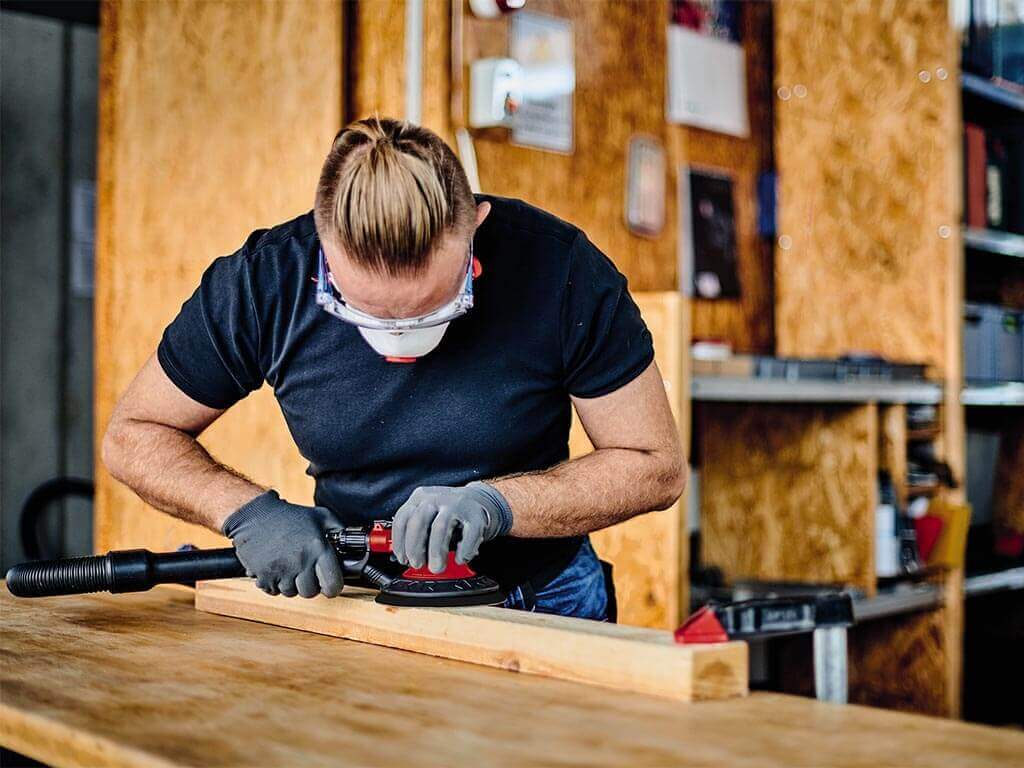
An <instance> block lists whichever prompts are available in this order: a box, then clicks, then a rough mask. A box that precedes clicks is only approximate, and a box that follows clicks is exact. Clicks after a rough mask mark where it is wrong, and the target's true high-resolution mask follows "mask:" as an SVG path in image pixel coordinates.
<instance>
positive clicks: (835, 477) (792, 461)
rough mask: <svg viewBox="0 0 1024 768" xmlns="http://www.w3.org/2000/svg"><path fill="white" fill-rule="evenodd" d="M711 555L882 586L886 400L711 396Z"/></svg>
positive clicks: (726, 569) (756, 574)
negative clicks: (822, 402)
mask: <svg viewBox="0 0 1024 768" xmlns="http://www.w3.org/2000/svg"><path fill="white" fill-rule="evenodd" d="M697 418H698V424H699V426H698V429H697V434H698V435H699V440H700V453H701V467H702V471H701V482H700V490H701V543H702V562H703V563H704V564H706V565H717V566H718V567H719V568H721V569H722V571H723V573H724V574H725V576H726V578H729V579H736V578H755V579H792V580H796V581H805V582H806V581H812V582H842V583H844V584H849V585H853V586H858V587H861V588H862V589H864V590H865V591H866V592H867V593H868V594H873V593H874V590H875V586H876V585H875V565H874V519H875V518H874V515H875V506H876V499H877V480H876V476H877V471H878V415H877V407H876V406H874V405H864V406H856V407H840V406H832V407H830V406H813V405H801V406H787V407H785V408H776V407H772V406H764V405H720V404H701V406H700V410H699V411H698V417H697Z"/></svg>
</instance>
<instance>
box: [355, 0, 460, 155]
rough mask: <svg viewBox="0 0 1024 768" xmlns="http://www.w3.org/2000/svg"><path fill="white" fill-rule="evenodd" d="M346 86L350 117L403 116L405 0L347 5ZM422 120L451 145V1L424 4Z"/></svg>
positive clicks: (361, 0) (372, 0)
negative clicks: (449, 90) (449, 86)
mask: <svg viewBox="0 0 1024 768" xmlns="http://www.w3.org/2000/svg"><path fill="white" fill-rule="evenodd" d="M344 11H345V13H346V17H347V18H346V23H347V25H348V26H349V33H348V35H347V38H346V41H347V42H348V44H349V49H348V50H347V51H346V56H347V61H348V64H349V68H348V83H347V84H348V88H347V89H346V97H347V107H346V115H345V119H346V122H347V121H350V120H358V119H360V118H364V117H370V116H373V115H379V116H381V117H394V118H398V119H405V118H407V117H408V115H406V110H405V93H406V72H405V23H406V4H405V0H354V1H353V2H348V3H345V4H344ZM422 66H423V85H422V94H423V95H422V98H423V102H422V113H423V114H422V117H421V120H420V122H421V124H422V125H425V126H427V127H428V128H430V129H431V130H434V131H436V132H438V133H439V134H440V135H441V136H442V137H444V139H445V140H446V141H448V142H449V143H450V144H452V143H453V141H452V138H453V137H452V132H451V119H450V113H451V107H450V101H449V93H448V80H449V72H450V70H451V2H450V0H428V1H427V2H425V3H424V4H423V60H422Z"/></svg>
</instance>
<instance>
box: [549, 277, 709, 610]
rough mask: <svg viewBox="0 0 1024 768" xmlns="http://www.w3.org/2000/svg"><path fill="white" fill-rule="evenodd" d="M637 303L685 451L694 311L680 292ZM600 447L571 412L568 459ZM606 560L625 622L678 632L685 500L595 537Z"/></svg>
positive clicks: (684, 583)
mask: <svg viewBox="0 0 1024 768" xmlns="http://www.w3.org/2000/svg"><path fill="white" fill-rule="evenodd" d="M634 298H635V299H636V301H637V304H638V305H639V307H640V312H641V314H642V315H643V318H644V322H646V323H647V327H648V328H650V330H651V335H652V336H653V337H654V353H655V362H656V363H657V364H658V368H659V370H660V371H661V375H662V378H663V379H664V381H665V391H666V392H667V393H668V398H669V404H670V405H671V407H672V413H673V414H674V415H675V417H676V423H677V424H678V425H679V432H680V436H681V438H682V441H683V445H684V446H687V445H689V433H690V423H689V422H690V414H689V405H688V403H687V401H686V397H685V393H686V392H687V391H688V387H689V371H688V361H689V356H688V355H687V354H686V339H687V338H688V335H687V333H686V330H687V325H688V309H689V307H688V306H687V303H686V300H685V299H684V298H683V297H682V296H681V295H680V294H679V293H677V292H676V291H665V292H654V293H638V294H635V296H634ZM593 449H594V447H593V445H591V443H590V440H588V439H587V434H586V432H584V430H583V427H582V426H581V425H580V423H579V420H578V419H577V418H576V416H575V413H574V414H573V424H572V432H571V433H570V435H569V453H570V456H571V457H572V458H577V457H579V456H582V455H584V454H587V453H589V452H591V451H592V450H593ZM592 538H593V541H594V548H595V549H596V550H597V554H598V556H599V557H600V558H601V559H602V560H607V561H608V562H610V563H611V564H612V566H613V567H614V580H615V589H616V597H617V599H618V604H619V619H618V620H619V623H620V624H632V625H635V626H641V627H657V628H661V629H675V628H676V627H678V626H679V624H680V623H681V621H682V619H684V618H685V617H686V616H687V614H688V613H689V575H688V565H689V539H688V536H687V528H686V501H685V495H684V497H683V498H682V499H680V500H679V501H677V502H676V503H675V504H673V505H672V506H671V507H670V508H669V509H666V510H663V511H661V512H651V513H649V514H646V515H641V516H640V517H636V518H633V519H632V520H628V521H626V522H625V523H620V524H619V525H615V526H612V527H611V528H606V529H605V530H603V531H598V532H597V533H595V534H593V535H592Z"/></svg>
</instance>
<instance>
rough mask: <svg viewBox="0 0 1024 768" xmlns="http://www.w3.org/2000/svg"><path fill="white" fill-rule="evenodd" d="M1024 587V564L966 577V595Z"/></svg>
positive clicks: (971, 595)
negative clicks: (1018, 566)
mask: <svg viewBox="0 0 1024 768" xmlns="http://www.w3.org/2000/svg"><path fill="white" fill-rule="evenodd" d="M1017 589H1024V566H1021V567H1020V568H1010V569H1008V570H1005V571H996V572H995V573H982V574H978V575H977V576H968V577H967V578H965V579H964V595H965V596H966V597H974V596H976V595H987V594H991V593H993V592H1004V591H1010V590H1017Z"/></svg>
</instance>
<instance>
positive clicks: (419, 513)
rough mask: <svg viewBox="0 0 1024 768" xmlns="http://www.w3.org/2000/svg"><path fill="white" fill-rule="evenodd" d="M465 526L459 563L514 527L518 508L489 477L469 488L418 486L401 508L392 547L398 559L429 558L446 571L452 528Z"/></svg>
mask: <svg viewBox="0 0 1024 768" xmlns="http://www.w3.org/2000/svg"><path fill="white" fill-rule="evenodd" d="M456 528H461V529H462V538H461V540H460V541H459V544H458V546H457V547H456V550H455V561H456V562H457V563H468V562H469V561H470V560H472V559H473V558H474V557H476V555H477V552H478V551H479V550H480V545H481V544H482V543H483V542H485V541H490V540H491V539H494V538H496V537H498V536H504V535H505V534H507V533H508V532H509V531H510V530H511V529H512V510H511V508H510V507H509V505H508V502H507V501H506V500H505V497H504V496H502V495H501V493H499V492H498V490H497V489H496V488H495V487H494V486H492V485H489V484H487V483H481V482H472V483H470V484H469V485H467V486H465V487H464V488H452V487H449V486H443V485H428V486H423V487H420V488H417V489H416V490H415V491H413V492H412V495H411V496H410V497H409V500H408V501H406V502H405V503H404V504H403V505H402V506H401V507H399V508H398V511H397V512H396V513H395V518H394V521H393V522H392V526H391V542H392V543H391V550H392V552H393V553H394V555H395V558H396V559H397V560H398V562H400V563H402V564H403V565H410V566H412V567H413V568H422V567H423V565H424V564H427V565H428V566H429V567H430V570H431V572H433V573H440V572H441V571H443V570H444V569H445V567H446V566H447V565H448V551H449V548H450V546H449V545H450V543H451V539H452V534H453V533H454V532H455V530H456Z"/></svg>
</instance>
